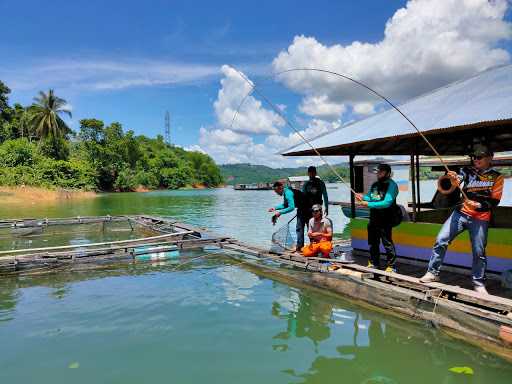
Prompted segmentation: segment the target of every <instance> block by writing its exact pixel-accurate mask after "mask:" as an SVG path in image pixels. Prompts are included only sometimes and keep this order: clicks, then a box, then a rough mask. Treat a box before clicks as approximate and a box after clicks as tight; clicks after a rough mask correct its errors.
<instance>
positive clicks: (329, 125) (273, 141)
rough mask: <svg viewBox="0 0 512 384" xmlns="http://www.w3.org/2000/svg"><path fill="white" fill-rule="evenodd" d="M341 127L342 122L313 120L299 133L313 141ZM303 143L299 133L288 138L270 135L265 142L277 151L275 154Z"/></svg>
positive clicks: (294, 133)
mask: <svg viewBox="0 0 512 384" xmlns="http://www.w3.org/2000/svg"><path fill="white" fill-rule="evenodd" d="M340 126H341V121H340V120H337V121H333V122H329V121H325V120H319V119H312V120H311V121H310V122H309V123H308V126H307V128H306V129H304V130H300V131H299V132H300V134H301V135H302V136H303V137H304V138H305V139H312V138H313V137H316V136H318V135H321V134H324V133H327V132H329V131H332V130H334V129H336V128H339V127H340ZM302 142H303V138H302V137H301V136H300V135H299V134H298V133H297V132H292V133H290V134H289V135H288V136H283V135H270V136H268V137H267V139H266V140H265V143H266V144H267V145H269V146H270V147H271V148H273V150H274V151H275V152H274V153H277V152H281V151H282V150H284V149H287V148H289V147H292V146H294V145H297V144H299V143H302Z"/></svg>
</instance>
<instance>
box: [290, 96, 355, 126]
mask: <svg viewBox="0 0 512 384" xmlns="http://www.w3.org/2000/svg"><path fill="white" fill-rule="evenodd" d="M299 110H300V111H301V112H302V113H305V114H306V115H309V116H313V117H319V118H322V119H328V120H336V119H339V118H340V117H341V114H342V113H343V112H345V110H346V107H345V105H344V104H343V103H335V102H332V101H330V100H329V97H328V96H327V95H320V96H307V97H305V98H304V99H303V100H302V103H301V104H300V105H299Z"/></svg>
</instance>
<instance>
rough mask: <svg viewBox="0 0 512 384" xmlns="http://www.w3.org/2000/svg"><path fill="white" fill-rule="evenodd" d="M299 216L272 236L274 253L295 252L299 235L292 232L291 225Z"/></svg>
mask: <svg viewBox="0 0 512 384" xmlns="http://www.w3.org/2000/svg"><path fill="white" fill-rule="evenodd" d="M296 217H297V216H293V217H292V218H291V219H290V220H288V222H287V223H286V224H285V225H283V226H282V227H280V228H279V229H278V230H277V231H275V232H274V233H273V234H272V249H271V250H273V251H277V252H282V251H295V244H297V235H296V233H295V231H294V230H293V231H292V230H291V229H290V227H291V223H292V221H294V220H295V218H296Z"/></svg>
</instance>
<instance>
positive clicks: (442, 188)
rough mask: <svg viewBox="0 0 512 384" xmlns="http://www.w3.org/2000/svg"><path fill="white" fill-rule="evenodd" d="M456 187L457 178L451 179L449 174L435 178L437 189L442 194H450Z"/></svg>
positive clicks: (457, 185)
mask: <svg viewBox="0 0 512 384" xmlns="http://www.w3.org/2000/svg"><path fill="white" fill-rule="evenodd" d="M458 187H459V184H458V182H457V180H455V179H453V178H452V177H450V176H449V175H444V176H441V177H440V178H439V179H438V180H437V190H438V191H439V193H441V194H443V195H450V194H452V193H453V192H454V191H455V190H456V189H457V188H458Z"/></svg>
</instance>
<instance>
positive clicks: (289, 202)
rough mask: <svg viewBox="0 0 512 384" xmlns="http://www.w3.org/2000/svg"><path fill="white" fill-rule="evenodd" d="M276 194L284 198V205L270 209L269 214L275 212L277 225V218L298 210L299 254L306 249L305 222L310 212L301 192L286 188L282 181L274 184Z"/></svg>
mask: <svg viewBox="0 0 512 384" xmlns="http://www.w3.org/2000/svg"><path fill="white" fill-rule="evenodd" d="M273 188H274V192H275V193H277V194H278V195H279V196H283V203H282V204H279V205H277V206H276V207H274V208H270V209H269V210H268V211H269V212H274V216H273V217H272V221H273V222H274V223H275V221H276V220H277V218H278V217H279V216H281V215H283V214H286V213H289V212H293V211H294V210H295V209H297V224H296V227H295V230H296V233H297V247H296V250H297V252H300V251H301V249H302V247H304V224H303V223H304V222H306V223H307V221H304V220H306V217H307V215H310V213H309V210H308V209H307V208H306V206H305V203H304V197H303V194H302V192H301V191H299V190H296V189H292V188H290V187H288V186H285V185H284V184H283V183H281V182H280V181H276V182H275V183H274V187H273Z"/></svg>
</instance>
